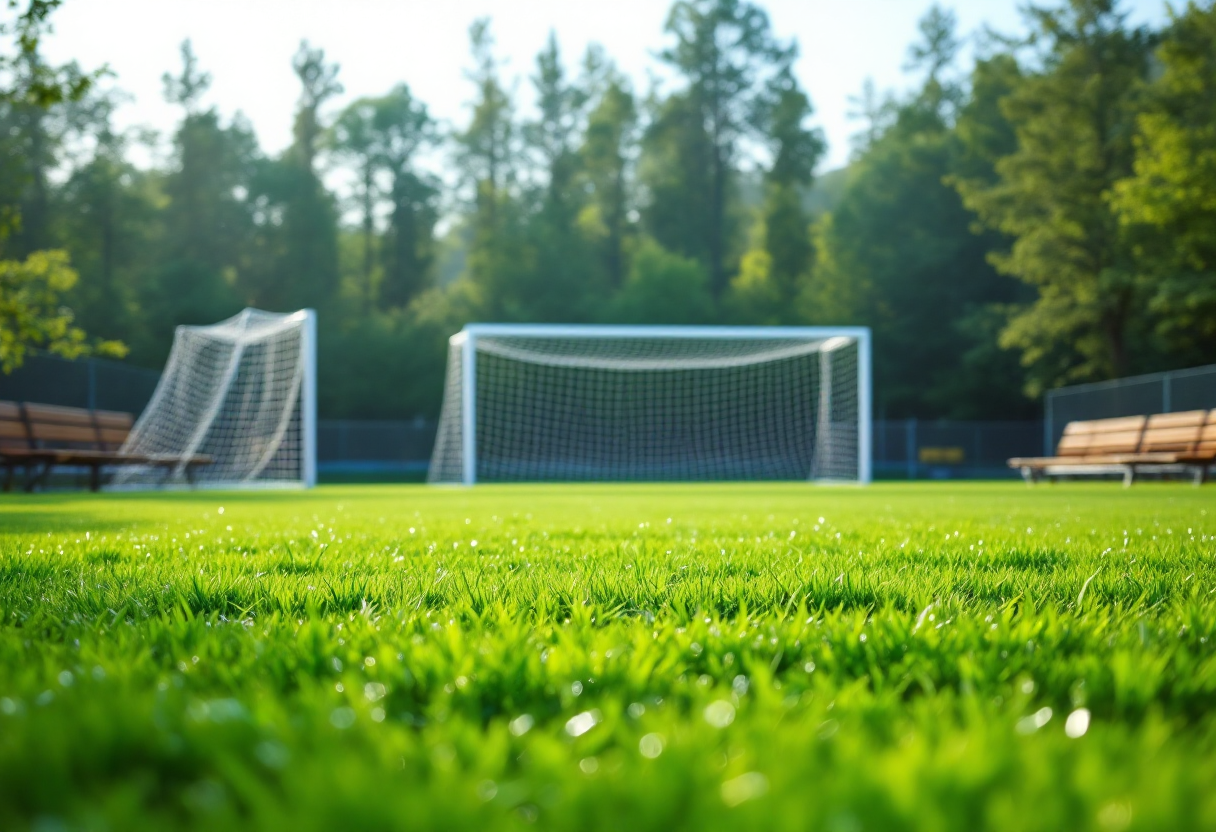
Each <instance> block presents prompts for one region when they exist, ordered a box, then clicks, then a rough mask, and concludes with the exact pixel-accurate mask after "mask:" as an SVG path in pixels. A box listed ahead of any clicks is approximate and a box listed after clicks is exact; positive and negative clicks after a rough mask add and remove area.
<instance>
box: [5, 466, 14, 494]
mask: <svg viewBox="0 0 1216 832" xmlns="http://www.w3.org/2000/svg"><path fill="white" fill-rule="evenodd" d="M16 473H17V466H16V465H5V466H4V491H5V493H8V492H9V491H12V490H13V479H14V477H15V475H16Z"/></svg>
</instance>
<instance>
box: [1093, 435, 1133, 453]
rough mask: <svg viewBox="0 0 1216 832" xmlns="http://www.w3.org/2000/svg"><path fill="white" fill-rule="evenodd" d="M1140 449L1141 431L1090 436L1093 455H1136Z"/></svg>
mask: <svg viewBox="0 0 1216 832" xmlns="http://www.w3.org/2000/svg"><path fill="white" fill-rule="evenodd" d="M1139 448H1140V431H1138V430H1129V431H1119V432H1109V433H1095V434H1091V435H1090V442H1089V448H1088V451H1089V453H1091V454H1134V453H1135V452H1136V451H1137V450H1138V449H1139Z"/></svg>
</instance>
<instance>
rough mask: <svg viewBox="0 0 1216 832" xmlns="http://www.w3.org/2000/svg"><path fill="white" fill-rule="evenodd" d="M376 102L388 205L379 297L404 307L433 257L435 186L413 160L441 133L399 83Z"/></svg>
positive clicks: (425, 280)
mask: <svg viewBox="0 0 1216 832" xmlns="http://www.w3.org/2000/svg"><path fill="white" fill-rule="evenodd" d="M374 106H375V113H374V116H373V119H372V127H373V129H374V136H375V149H376V158H377V162H378V164H379V166H380V168H381V170H382V171H383V172H384V173H386V174H387V175H388V178H389V186H388V196H389V201H390V203H391V205H392V209H391V213H390V214H389V227H388V235H387V236H388V239H387V241H386V245H385V256H384V280H383V283H382V284H381V288H380V300H381V303H382V304H383V305H384V306H387V307H397V306H405V305H407V304H408V303H410V302H411V301H412V300H413V299H414V298H415V297H416V296H417V295H418V294H419V293H420V292H422V291H423V290H424V289H425V288H426V286H427V284H428V282H429V280H430V272H431V270H432V266H433V263H434V260H435V235H434V229H435V223H436V222H437V221H438V218H439V210H438V207H437V206H436V200H437V199H438V195H439V186H438V184H437V183H436V182H435V181H434V179H433V177H430V176H427V175H426V174H424V173H422V172H420V171H419V170H418V169H417V166H416V164H415V160H416V158H417V156H418V154H419V153H420V152H422V151H423V150H425V149H429V148H431V147H434V146H435V145H437V144H438V142H439V134H438V131H437V127H436V124H435V121H434V119H432V118H431V116H430V114H429V113H428V112H427V107H426V104H424V103H423V102H421V101H419V100H418V99H417V98H415V97H414V96H413V95H412V94H411V93H410V89H409V87H408V86H406V85H405V84H398V85H397V86H396V87H394V88H393V89H392V91H391V92H390V93H389V94H388V95H386V96H385V97H383V98H380V99H377V100H376V102H375V105H374Z"/></svg>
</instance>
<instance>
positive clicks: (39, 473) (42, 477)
mask: <svg viewBox="0 0 1216 832" xmlns="http://www.w3.org/2000/svg"><path fill="white" fill-rule="evenodd" d="M30 467H34V466H30ZM54 467H55V464H54V463H53V462H44V463H43V464H42V468H41V470H39V469H37V468H34V473H33V474H29V473H28V471H29V468H27V469H26V471H27V479H26V481H25V491H26V493H27V494H32V493H33V492H34V491H36V490H37V489H38V486H40V485H42V483H43V482H45V481H46V478H47V477H49V476H50V475H51V469H52V468H54Z"/></svg>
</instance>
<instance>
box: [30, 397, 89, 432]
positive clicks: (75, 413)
mask: <svg viewBox="0 0 1216 832" xmlns="http://www.w3.org/2000/svg"><path fill="white" fill-rule="evenodd" d="M25 418H26V421H28V422H29V423H30V425H31V426H33V425H35V424H45V425H82V426H86V427H92V426H93V417H92V415H91V414H90V413H89V411H87V410H81V409H80V408H77V407H60V406H59V405H55V404H29V403H28V402H27V403H26V404H25Z"/></svg>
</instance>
